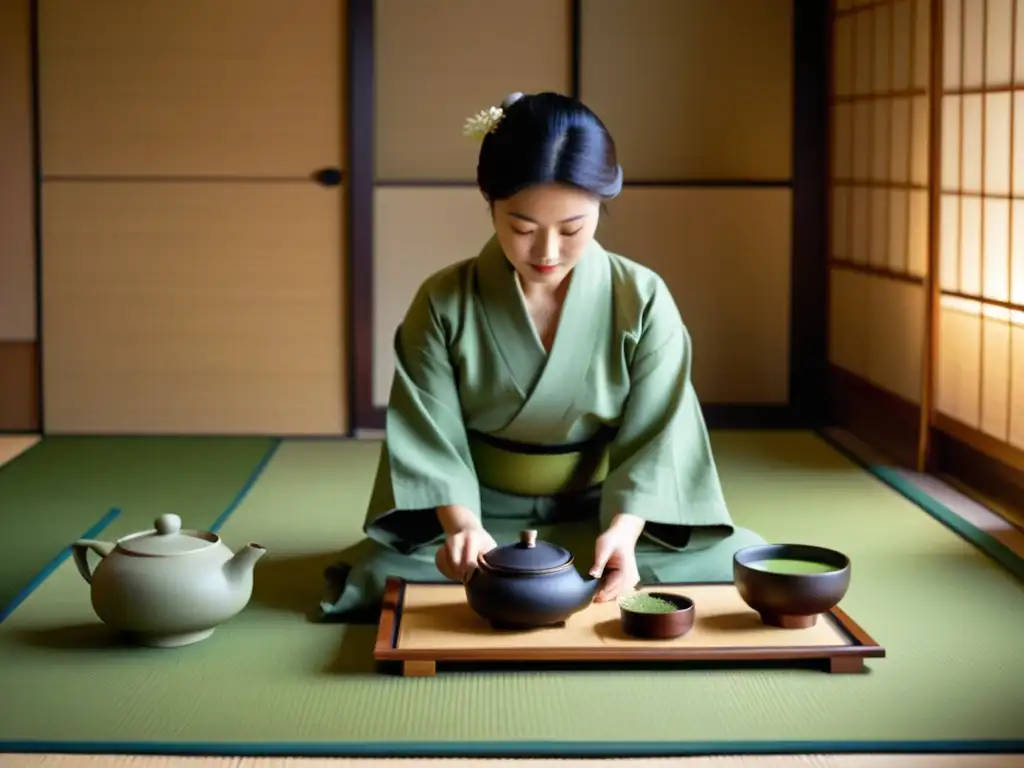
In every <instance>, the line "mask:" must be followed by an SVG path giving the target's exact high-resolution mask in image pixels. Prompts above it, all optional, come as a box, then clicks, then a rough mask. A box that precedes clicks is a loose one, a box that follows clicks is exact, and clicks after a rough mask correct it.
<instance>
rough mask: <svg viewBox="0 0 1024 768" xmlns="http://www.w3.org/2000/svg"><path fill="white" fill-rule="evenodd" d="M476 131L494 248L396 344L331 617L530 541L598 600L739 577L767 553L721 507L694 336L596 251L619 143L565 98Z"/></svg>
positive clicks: (654, 281) (461, 270)
mask: <svg viewBox="0 0 1024 768" xmlns="http://www.w3.org/2000/svg"><path fill="white" fill-rule="evenodd" d="M467 133H470V134H472V133H476V134H478V135H482V144H481V147H480V158H479V164H478V166H477V181H478V184H479V187H480V191H481V192H482V193H483V196H484V199H485V200H486V201H487V204H488V205H489V206H490V213H491V218H492V221H493V224H494V232H495V233H494V236H493V238H491V240H490V241H489V242H488V243H486V244H485V245H484V246H483V249H482V250H481V251H480V253H479V254H478V255H476V256H475V257H473V258H470V259H468V260H466V261H460V262H458V263H456V264H454V265H452V266H450V267H448V268H447V269H444V270H442V271H441V272H439V273H437V274H434V275H432V276H431V277H430V278H428V279H427V280H426V281H425V282H424V283H423V285H422V286H421V287H420V290H419V291H418V293H417V294H416V296H415V298H414V299H413V301H412V303H411V305H410V307H409V309H408V311H407V313H406V315H405V318H404V319H403V321H402V323H401V325H400V327H399V328H398V330H397V332H396V334H395V338H394V355H395V376H394V381H393V384H392V389H391V397H390V401H389V404H388V409H387V428H386V437H385V440H384V445H383V447H382V450H381V455H380V460H379V465H378V469H377V475H376V479H375V482H374V486H373V492H372V495H371V499H370V504H369V509H368V511H367V515H366V521H365V526H364V531H365V533H366V535H367V538H368V541H367V542H365V543H366V544H367V545H368V546H369V547H370V550H369V552H367V553H366V554H365V555H364V557H362V558H361V561H360V562H358V563H357V564H356V565H355V566H354V567H352V568H347V567H345V568H344V569H337V568H336V569H331V570H330V571H329V573H328V581H329V587H330V591H329V593H328V594H327V595H326V596H325V598H324V600H323V601H322V609H323V611H324V614H325V615H328V616H334V615H339V614H343V613H348V612H350V611H354V610H357V609H365V608H370V607H374V606H376V605H378V604H379V601H380V598H381V594H382V591H383V585H384V581H385V579H386V578H387V577H388V576H389V575H394V576H400V577H404V578H406V579H409V580H413V581H439V580H442V578H445V577H446V578H448V579H451V580H453V581H460V580H462V579H463V578H464V577H465V576H466V575H467V574H468V573H469V571H470V570H471V569H472V568H474V567H475V564H476V562H477V557H478V556H479V555H480V554H481V553H486V552H487V551H488V550H489V549H491V548H492V547H494V546H496V543H497V542H499V541H500V542H501V543H506V542H510V541H514V540H516V538H517V536H518V532H519V531H520V530H521V529H524V528H533V529H537V530H538V531H539V532H540V536H541V537H542V538H547V539H549V540H556V541H561V542H562V543H565V544H566V545H567V546H570V547H572V548H573V550H572V551H574V552H575V553H576V554H577V555H578V556H579V555H583V554H589V552H592V553H593V564H592V567H591V568H590V573H591V574H592V575H593V576H595V577H601V578H602V585H601V588H600V589H599V591H598V594H597V596H596V598H595V599H597V600H599V601H604V600H612V599H614V598H616V597H617V596H619V595H621V594H622V593H623V592H625V591H628V590H630V589H632V588H633V587H634V586H635V585H636V584H637V583H639V582H640V581H643V582H646V583H657V582H662V583H664V582H669V581H719V580H731V578H732V555H733V553H734V552H735V551H736V550H737V549H739V548H740V547H743V546H747V545H751V544H760V543H763V541H762V539H760V538H759V537H758V536H756V535H755V534H753V533H751V532H749V531H746V530H743V529H740V528H737V527H735V526H734V525H733V523H732V520H731V519H730V516H729V513H728V510H727V508H726V504H725V501H724V498H723V495H722V489H721V486H720V484H719V478H718V475H717V471H716V467H715V463H714V459H713V457H712V453H711V447H710V444H709V441H708V435H707V429H706V427H705V424H704V420H703V417H702V414H701V409H700V405H699V403H698V401H697V395H696V394H695V392H694V388H693V384H692V382H691V378H690V374H691V360H692V350H691V342H690V337H689V335H688V333H687V330H686V328H685V326H684V325H683V322H682V320H681V318H680V315H679V312H678V310H677V309H676V306H675V303H674V302H673V299H672V296H671V294H670V293H669V291H668V289H667V288H666V286H665V284H664V282H663V281H662V280H661V278H660V277H659V276H658V275H656V274H655V273H654V272H652V271H651V270H650V269H647V268H645V267H643V266H641V265H639V264H637V263H635V262H633V261H630V260H628V259H626V258H624V257H623V256H620V255H617V254H613V253H609V252H607V251H605V250H604V249H603V248H602V247H601V246H600V245H599V244H598V243H597V242H596V240H595V239H594V232H595V230H596V229H597V224H598V219H599V215H600V212H601V206H602V203H603V201H605V200H609V199H611V198H613V197H615V196H616V195H618V193H619V191H620V190H621V188H622V169H621V168H620V166H619V164H618V161H617V159H616V153H615V144H614V142H613V140H612V137H611V136H610V135H609V133H608V131H607V130H606V128H605V126H604V125H603V124H602V123H601V121H600V120H599V119H598V118H597V116H596V115H594V114H593V113H592V112H591V111H590V110H589V109H587V107H585V106H584V105H582V104H580V103H579V102H578V101H576V100H574V99H571V98H568V97H566V96H561V95H558V94H554V93H540V94H535V95H530V96H523V95H522V94H513V95H512V96H510V97H509V98H507V99H506V100H505V101H504V102H503V103H502V105H501V107H500V108H492V109H490V110H488V111H487V112H482V113H480V115H478V116H477V117H476V118H473V119H471V120H470V122H469V124H468V126H467ZM570 532H572V533H574V534H576V539H575V540H569V539H571V537H569V534H570ZM567 537H568V538H567ZM583 542H585V543H586V547H587V550H589V552H588V551H587V550H581V549H580V547H581V546H583Z"/></svg>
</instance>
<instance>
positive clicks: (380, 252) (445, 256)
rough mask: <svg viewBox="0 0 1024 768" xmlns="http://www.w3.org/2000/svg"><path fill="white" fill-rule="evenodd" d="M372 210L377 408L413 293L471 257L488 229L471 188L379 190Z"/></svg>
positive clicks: (384, 393)
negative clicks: (450, 266)
mask: <svg viewBox="0 0 1024 768" xmlns="http://www.w3.org/2000/svg"><path fill="white" fill-rule="evenodd" d="M373 205H374V211H373V240H374V254H373V276H374V285H373V366H374V367H373V400H374V404H375V405H376V406H378V407H381V408H382V407H385V406H386V405H387V402H388V394H389V393H390V391H391V379H392V376H393V374H394V366H395V362H394V360H395V358H394V354H393V347H392V344H393V342H394V337H395V329H396V328H398V324H399V323H400V322H401V321H402V317H403V316H404V315H405V311H406V309H408V307H409V302H410V301H412V298H413V296H414V295H415V294H416V290H417V289H418V288H419V286H420V284H421V283H422V282H423V281H424V280H425V279H426V278H427V277H428V276H429V275H431V274H433V273H434V272H436V271H438V270H439V269H443V268H444V267H446V266H448V265H450V264H453V263H455V262H457V261H462V260H463V259H468V258H472V257H473V256H476V254H477V253H478V252H479V251H480V248H481V247H482V246H483V245H484V243H486V242H487V240H488V239H489V238H490V237H491V236H492V235H493V234H494V227H493V225H492V224H491V216H490V211H489V210H488V208H487V203H486V202H484V199H483V198H482V197H481V196H480V192H479V191H477V189H476V188H475V187H463V188H447V189H442V188H429V187H385V188H379V189H377V190H376V191H375V192H374V197H373ZM453 222H458V225H457V226H453Z"/></svg>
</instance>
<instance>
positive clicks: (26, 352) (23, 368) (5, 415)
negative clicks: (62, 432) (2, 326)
mask: <svg viewBox="0 0 1024 768" xmlns="http://www.w3.org/2000/svg"><path fill="white" fill-rule="evenodd" d="M39 427H40V424H39V345H38V344H37V343H36V342H35V341H0V433H3V432H36V431H38V430H39Z"/></svg>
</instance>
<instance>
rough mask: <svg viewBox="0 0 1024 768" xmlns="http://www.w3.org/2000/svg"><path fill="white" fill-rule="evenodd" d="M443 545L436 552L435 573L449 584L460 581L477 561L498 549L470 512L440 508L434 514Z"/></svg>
mask: <svg viewBox="0 0 1024 768" xmlns="http://www.w3.org/2000/svg"><path fill="white" fill-rule="evenodd" d="M437 516H438V519H439V520H440V521H441V527H442V528H444V532H445V542H444V544H443V545H442V546H440V547H439V548H438V550H437V554H436V555H435V556H434V563H435V564H436V565H437V570H439V571H440V572H441V573H442V574H444V575H445V576H446V577H448V578H449V579H452V580H453V581H459V582H464V581H465V580H466V579H468V578H469V576H470V574H471V573H472V572H473V570H474V569H475V568H476V567H477V559H478V558H479V557H480V555H482V554H486V553H487V552H490V551H491V550H492V549H494V548H495V547H496V546H498V544H497V542H496V541H495V540H494V539H493V537H492V536H491V534H489V533H488V532H487V531H486V530H484V527H483V525H481V524H480V521H479V520H478V519H477V517H476V515H474V514H473V513H472V512H471V511H470V510H467V509H464V508H461V507H442V508H440V509H438V511H437Z"/></svg>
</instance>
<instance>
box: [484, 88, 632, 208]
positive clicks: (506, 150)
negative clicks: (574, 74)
mask: <svg viewBox="0 0 1024 768" xmlns="http://www.w3.org/2000/svg"><path fill="white" fill-rule="evenodd" d="M501 109H502V111H503V116H502V118H501V121H500V122H499V123H498V125H497V127H496V128H495V129H494V130H492V131H491V132H490V133H488V134H487V135H485V136H484V139H483V142H482V144H481V147H480V159H479V162H478V163H477V168H476V178H477V184H478V185H479V187H480V191H481V192H482V193H483V195H484V197H485V198H487V200H488V201H489V202H491V203H493V202H494V201H496V200H505V199H508V198H509V197H512V196H513V195H515V194H516V193H517V192H520V191H521V190H523V189H526V188H527V187H532V186H536V185H539V184H566V185H569V186H573V187H577V188H579V189H583V190H586V191H587V192H590V193H591V194H594V195H597V196H598V197H600V198H601V199H603V200H608V199H610V198H613V197H615V196H616V195H618V194H619V192H620V191H621V190H622V168H621V167H620V166H619V162H618V158H617V155H616V152H615V141H614V140H613V139H612V136H611V134H610V133H609V132H608V129H607V128H606V127H605V125H604V123H602V122H601V120H600V118H598V116H597V115H595V114H594V113H593V112H592V111H590V109H589V108H587V107H586V106H585V105H583V104H582V103H580V102H579V101H577V100H576V99H573V98H570V97H569V96H563V95H562V94H559V93H536V94H530V95H527V96H524V95H523V94H521V93H514V94H512V95H510V96H509V97H508V98H506V99H505V101H504V102H502V104H501Z"/></svg>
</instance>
